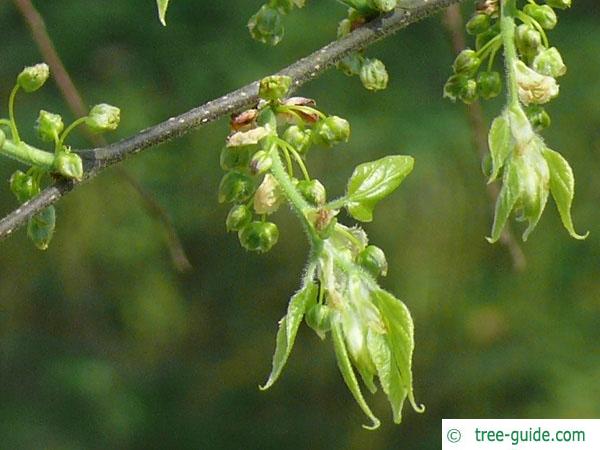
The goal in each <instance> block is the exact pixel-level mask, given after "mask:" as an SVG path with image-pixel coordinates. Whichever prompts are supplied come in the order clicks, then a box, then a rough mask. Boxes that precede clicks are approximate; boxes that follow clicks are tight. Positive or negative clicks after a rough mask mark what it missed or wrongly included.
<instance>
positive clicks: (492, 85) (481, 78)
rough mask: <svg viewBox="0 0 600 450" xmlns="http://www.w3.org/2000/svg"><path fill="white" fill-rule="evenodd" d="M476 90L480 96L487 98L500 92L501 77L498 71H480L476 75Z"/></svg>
mask: <svg viewBox="0 0 600 450" xmlns="http://www.w3.org/2000/svg"><path fill="white" fill-rule="evenodd" d="M477 90H478V92H479V95H480V96H481V98H483V99H485V100H489V99H491V98H494V97H497V96H498V95H500V93H501V92H502V79H501V78H500V73H498V72H480V73H479V75H478V76H477Z"/></svg>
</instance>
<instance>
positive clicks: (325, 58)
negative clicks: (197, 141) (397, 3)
mask: <svg viewBox="0 0 600 450" xmlns="http://www.w3.org/2000/svg"><path fill="white" fill-rule="evenodd" d="M461 1H462V0H410V1H409V2H408V3H409V4H410V6H406V7H403V8H397V9H396V10H395V11H393V12H391V13H389V14H387V15H385V16H382V17H379V18H377V19H375V20H373V21H372V22H370V23H368V24H366V25H364V26H363V27H360V28H358V29H357V30H355V31H354V32H352V33H350V34H349V35H347V36H345V37H344V38H342V39H340V40H338V41H334V42H332V43H330V44H328V45H326V46H325V47H323V48H321V49H320V50H317V51H316V52H314V53H313V54H311V55H309V56H307V57H306V58H303V59H301V60H299V61H297V62H295V63H294V64H292V65H291V66H289V67H287V68H285V69H283V70H282V71H280V72H279V73H278V74H279V75H288V76H290V77H291V78H292V79H293V86H294V89H296V88H298V87H300V86H302V85H303V84H305V83H307V82H309V81H311V80H313V79H315V78H317V77H318V76H319V75H321V74H322V73H323V72H325V71H326V70H328V69H329V68H331V67H333V66H334V65H335V64H336V63H337V62H339V61H340V60H341V59H343V58H344V57H345V56H347V55H348V54H350V53H352V52H355V51H359V50H362V49H364V48H366V47H368V46H369V45H371V44H373V43H375V42H377V41H379V40H381V39H384V38H386V37H388V36H390V35H392V34H393V33H395V32H397V31H399V30H401V29H403V28H406V27H408V26H409V25H411V24H413V23H415V22H418V21H420V20H423V19H425V18H426V17H429V16H431V15H432V14H434V13H436V12H437V11H439V10H440V9H442V8H445V7H447V6H450V5H452V4H455V3H459V2H461ZM257 102H258V81H255V82H253V83H250V84H248V85H246V86H244V87H242V88H240V89H238V90H236V91H234V92H231V93H229V94H227V95H224V96H222V97H220V98H218V99H216V100H213V101H210V102H208V103H206V104H204V105H202V106H199V107H197V108H194V109H192V110H190V111H188V112H186V113H183V114H181V115H180V116H178V117H172V118H170V119H169V120H167V121H165V122H162V123H159V124H158V125H155V126H154V127H152V128H149V129H146V130H144V131H141V132H140V133H138V134H137V135H135V136H132V137H130V138H127V139H123V140H122V141H120V142H117V143H115V144H112V145H109V146H105V147H101V148H95V149H92V150H84V151H80V152H78V153H79V154H80V156H81V157H82V159H83V162H84V168H85V176H84V179H83V180H82V181H81V182H80V183H83V182H86V181H89V180H91V179H92V178H94V177H95V176H96V175H98V174H99V173H100V172H102V171H103V170H104V169H106V168H107V167H110V166H112V165H115V164H117V163H119V162H120V161H122V160H124V159H125V158H127V157H129V156H132V155H134V154H136V153H139V152H141V151H143V150H145V149H147V148H149V147H153V146H156V145H158V144H161V143H163V142H166V141H168V140H171V139H173V138H176V137H179V136H182V135H184V134H186V133H188V132H190V131H192V130H195V129H197V128H200V127H202V126H203V125H206V124H208V123H210V122H214V121H215V120H217V119H220V118H221V117H224V116H227V115H229V114H232V113H234V112H237V111H241V110H244V109H247V108H250V107H252V106H254V105H255V104H256V103H257ZM80 183H74V182H73V181H67V180H60V181H58V182H57V183H55V184H54V185H52V186H50V187H48V188H46V189H44V190H43V191H42V192H41V193H40V194H39V195H38V196H36V197H35V198H33V199H32V200H30V201H28V202H26V203H24V204H22V205H21V206H20V207H19V208H17V209H16V210H14V211H13V212H11V213H10V214H8V215H7V216H6V217H4V218H3V219H2V220H1V221H0V240H2V239H5V238H6V237H8V236H9V235H10V234H11V233H12V232H13V231H15V230H16V229H18V228H19V227H21V226H23V225H24V224H25V223H26V222H27V220H28V219H29V217H31V216H32V215H34V214H36V213H38V212H40V211H41V210H42V209H44V208H46V207H47V206H49V205H51V204H53V203H56V202H57V201H58V200H59V199H60V198H61V197H62V196H63V195H65V194H67V193H68V192H70V191H71V190H73V188H75V187H76V186H78V185H79V184H80Z"/></svg>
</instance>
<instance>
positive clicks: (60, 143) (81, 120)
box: [56, 116, 87, 150]
mask: <svg viewBox="0 0 600 450" xmlns="http://www.w3.org/2000/svg"><path fill="white" fill-rule="evenodd" d="M85 119H87V116H84V117H80V118H79V119H77V120H76V121H75V122H73V123H72V124H71V125H69V126H68V127H67V129H66V130H65V131H63V134H61V135H60V139H59V140H58V142H57V144H56V149H57V150H59V149H61V148H62V146H63V144H64V142H65V139H66V138H67V136H68V135H69V134H70V133H71V131H73V130H74V129H75V128H77V127H78V126H79V125H81V124H82V123H84V122H85Z"/></svg>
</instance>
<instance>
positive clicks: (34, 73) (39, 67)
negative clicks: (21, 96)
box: [17, 63, 50, 92]
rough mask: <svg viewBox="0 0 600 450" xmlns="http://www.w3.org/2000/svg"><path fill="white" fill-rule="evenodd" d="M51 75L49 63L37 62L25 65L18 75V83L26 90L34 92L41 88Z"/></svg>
mask: <svg viewBox="0 0 600 450" xmlns="http://www.w3.org/2000/svg"><path fill="white" fill-rule="evenodd" d="M49 76H50V68H49V67H48V65H47V64H44V63H42V64H36V65H35V66H29V67H25V68H24V69H23V71H22V72H21V73H20V74H19V76H18V77H17V84H18V85H19V86H20V87H21V89H23V90H24V91H25V92H34V91H37V90H38V89H39V88H41V87H42V86H43V85H44V83H45V82H46V80H48V77H49Z"/></svg>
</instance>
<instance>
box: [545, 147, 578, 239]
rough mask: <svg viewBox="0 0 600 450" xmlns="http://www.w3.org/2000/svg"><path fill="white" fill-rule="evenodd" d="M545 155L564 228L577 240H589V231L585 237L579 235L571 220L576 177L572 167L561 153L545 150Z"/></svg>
mask: <svg viewBox="0 0 600 450" xmlns="http://www.w3.org/2000/svg"><path fill="white" fill-rule="evenodd" d="M543 155H544V158H546V161H547V162H548V167H549V168H550V192H551V193H552V197H554V201H555V202H556V206H557V208H558V212H559V214H560V218H561V220H562V223H563V225H564V227H565V228H566V229H567V231H568V232H569V234H570V235H571V236H572V237H574V238H575V239H585V238H587V237H588V235H589V231H588V232H587V233H586V234H584V235H580V234H577V232H576V231H575V227H574V226H573V219H572V218H571V205H572V203H573V197H574V195H575V177H574V176H573V170H572V169H571V166H570V165H569V163H568V162H567V160H566V159H565V158H563V157H562V156H561V154H560V153H558V152H555V151H554V150H550V149H549V148H544V150H543Z"/></svg>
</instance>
